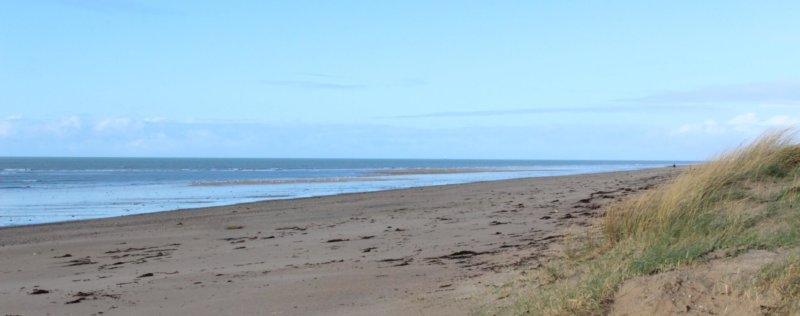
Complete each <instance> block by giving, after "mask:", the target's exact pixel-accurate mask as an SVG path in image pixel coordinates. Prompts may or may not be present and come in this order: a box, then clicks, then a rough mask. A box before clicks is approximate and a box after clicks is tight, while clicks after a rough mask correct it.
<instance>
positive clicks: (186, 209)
mask: <svg viewBox="0 0 800 316" xmlns="http://www.w3.org/2000/svg"><path fill="white" fill-rule="evenodd" d="M666 168H671V167H652V168H642V169H636V170H621V171H601V172H589V173H578V174H570V175H545V176H535V177H522V178H512V179H501V180H480V181H472V182H464V183H450V184H434V185H420V186H415V187H407V188H396V189H388V190H376V191H360V192H343V193H334V194H329V195H314V196H300V197H295V196H275V197H274V198H270V199H265V200H258V201H251V202H237V203H232V204H223V205H212V206H200V207H183V208H177V209H168V210H160V211H153V212H146V213H136V214H127V215H117V216H109V217H98V218H87V219H76V220H65V221H56V222H47V223H32V224H20V225H8V226H0V231H2V230H5V229H13V228H20V227H31V226H46V225H58V224H71V223H80V222H89V221H100V220H113V219H116V218H127V217H135V216H148V215H158V214H163V213H172V212H191V211H194V210H205V209H214V208H225V207H236V206H242V205H251V204H259V203H268V202H272V201H292V200H305V199H314V198H324V197H335V196H347V195H357V194H370V193H378V192H392V191H403V190H415V189H418V188H437V187H447V186H459V185H469V184H477V183H493V182H504V181H516V180H530V179H539V178H552V177H572V176H582V175H601V174H615V173H626V172H636V171H646V170H659V169H666ZM680 168H682V167H680V166H679V167H678V169H680ZM436 170H451V169H436ZM481 172H493V171H476V172H452V173H451V172H444V173H441V174H453V173H481ZM506 172H511V171H506ZM415 174H417V173H408V174H405V175H415ZM418 174H423V175H424V174H426V173H418ZM432 174H440V173H432ZM358 179H361V178H358ZM302 180H303V179H299V180H298V182H297V183H316V182H313V181H312V182H302ZM265 181H280V180H265ZM371 181H386V180H379V179H377V180H371ZM235 182H246V183H243V184H241V185H252V184H258V183H250V182H252V181H247V180H242V181H235ZM345 182H347V181H345ZM227 183H228V182H225V184H220V185H219V186H225V185H232V186H236V185H240V184H238V183H234V184H227ZM190 186H194V184H193V183H192V184H190ZM198 186H217V185H215V184H209V185H205V184H201V185H198ZM0 246H2V243H0Z"/></svg>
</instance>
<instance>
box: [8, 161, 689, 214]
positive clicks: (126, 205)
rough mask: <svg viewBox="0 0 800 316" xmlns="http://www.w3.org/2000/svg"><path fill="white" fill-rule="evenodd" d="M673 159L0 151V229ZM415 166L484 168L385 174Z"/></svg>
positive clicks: (597, 169) (628, 167)
mask: <svg viewBox="0 0 800 316" xmlns="http://www.w3.org/2000/svg"><path fill="white" fill-rule="evenodd" d="M673 163H674V162H672V161H566V160H422V159H420V160H416V159H206V158H196V159H195V158H25V157H14V158H11V157H7V158H2V157H0V226H13V225H26V224H38V223H49V222H58V221H66V220H80V219H91V218H102V217H111V216H121V215H130V214H141V213H149V212H157V211H167V210H175V209H184V208H197V207H206V206H216V205H228V204H236V203H242V202H253V201H260V200H273V199H287V198H299V197H310V196H321V195H332V194H340V193H352V192H368V191H379V190H390V189H399V188H409V187H418V186H430V185H441V184H455V183H466V182H476V181H488V180H502V179H513V178H523V177H543V176H556V175H569V174H580V173H594V172H605V171H619V170H634V169H642V168H651V167H662V166H667V165H672V164H673ZM418 169H478V170H484V171H485V170H490V172H479V173H451V174H400V175H391V174H386V172H390V171H402V170H418Z"/></svg>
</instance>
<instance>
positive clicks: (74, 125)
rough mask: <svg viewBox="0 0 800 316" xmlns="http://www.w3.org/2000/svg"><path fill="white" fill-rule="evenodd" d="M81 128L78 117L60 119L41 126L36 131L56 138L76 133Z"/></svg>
mask: <svg viewBox="0 0 800 316" xmlns="http://www.w3.org/2000/svg"><path fill="white" fill-rule="evenodd" d="M82 126H83V124H82V120H81V118H80V117H78V116H67V117H63V118H61V119H58V120H55V121H50V122H46V123H44V124H42V125H41V126H40V127H39V128H38V129H39V130H42V131H45V132H47V133H52V134H55V135H56V136H65V135H67V134H68V133H70V132H74V131H78V130H80V129H81V127H82Z"/></svg>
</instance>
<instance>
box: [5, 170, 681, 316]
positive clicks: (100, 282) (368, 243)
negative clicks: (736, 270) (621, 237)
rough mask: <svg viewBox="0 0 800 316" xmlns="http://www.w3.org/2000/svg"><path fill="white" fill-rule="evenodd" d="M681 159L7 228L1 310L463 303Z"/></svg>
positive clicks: (274, 311)
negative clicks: (652, 165)
mask: <svg viewBox="0 0 800 316" xmlns="http://www.w3.org/2000/svg"><path fill="white" fill-rule="evenodd" d="M678 172H680V168H678V169H674V168H660V169H648V170H639V171H625V172H611V173H598V174H587V175H576V176H560V177H545V178H527V179H515V180H503V181H492V182H480V183H469V184H457V185H445V186H433V187H422V188H412V189H402V190H392V191H381V192H371V193H355V194H343V195H336V196H327V197H317V198H304V199H294V200H278V201H265V202H256V203H248V204H238V205H232V206H221V207H211V208H203V209H191V210H181V211H171V212H161V213H153V214H145V215H133V216H126V217H117V218H107V219H99V220H90V221H80V222H68V223H56V224H47V225H35V226H21V227H9V228H2V229H0V315H23V316H27V315H47V314H51V315H187V314H190V315H195V316H197V315H463V314H466V313H468V312H469V311H470V310H471V309H472V308H474V307H475V306H474V304H475V302H476V301H479V300H475V299H474V298H475V296H476V295H480V293H481V292H482V291H484V290H485V287H486V284H487V283H488V280H491V279H492V277H493V276H496V275H501V274H502V273H504V272H507V271H511V270H514V269H516V268H519V267H521V266H529V265H536V264H537V263H538V262H541V261H542V260H546V259H547V258H548V257H550V256H555V255H557V254H558V252H559V250H558V244H559V241H560V240H561V238H562V237H563V236H564V235H565V234H567V233H569V232H570V231H575V230H581V229H586V227H587V226H588V225H590V223H591V222H592V221H593V218H595V217H597V216H599V215H600V214H601V212H602V208H603V206H604V205H606V204H608V203H609V202H611V201H614V200H618V199H620V198H622V197H624V196H625V195H629V194H635V193H636V192H640V191H643V190H648V189H650V188H652V187H653V186H655V185H658V184H660V183H663V182H664V181H666V180H667V179H669V178H671V177H673V176H674V175H676V174H677V173H678Z"/></svg>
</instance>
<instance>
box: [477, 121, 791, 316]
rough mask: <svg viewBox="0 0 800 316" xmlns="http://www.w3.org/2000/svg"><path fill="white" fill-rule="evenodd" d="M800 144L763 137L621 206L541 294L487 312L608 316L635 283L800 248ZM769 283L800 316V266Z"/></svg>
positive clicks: (547, 271)
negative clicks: (716, 260)
mask: <svg viewBox="0 0 800 316" xmlns="http://www.w3.org/2000/svg"><path fill="white" fill-rule="evenodd" d="M792 136H793V135H791V134H790V133H788V132H781V133H775V134H769V135H766V136H763V137H761V138H760V139H758V140H756V141H755V142H753V143H752V144H750V145H747V146H744V147H742V148H740V149H738V150H735V151H733V152H731V153H728V154H726V155H722V156H720V157H718V158H717V159H716V160H715V161H713V162H709V163H706V164H703V165H699V166H695V167H691V168H689V169H688V170H686V171H685V172H684V173H682V174H681V175H680V176H678V177H676V178H675V179H674V180H672V181H671V182H670V183H667V184H665V185H662V186H660V187H658V188H656V189H654V190H651V191H648V192H646V193H643V194H641V195H638V196H636V197H633V198H629V199H627V200H625V201H622V202H619V203H616V204H614V205H611V206H610V207H608V208H607V209H606V213H605V216H604V218H603V220H602V222H601V223H599V229H598V230H597V231H596V232H595V233H594V234H593V235H591V236H589V237H588V238H586V239H587V240H588V242H586V241H585V242H583V243H582V244H581V245H578V246H572V249H570V250H569V251H568V253H569V255H567V256H565V257H564V258H563V259H560V260H556V261H553V262H551V263H549V264H547V265H545V268H540V269H535V270H534V271H531V275H533V277H529V278H528V281H529V282H531V283H533V285H531V287H532V288H534V290H527V291H526V292H525V293H524V294H520V295H515V296H512V297H509V299H510V300H511V302H509V303H505V304H498V305H497V306H488V307H487V308H485V309H484V311H483V313H484V314H499V315H527V314H530V315H537V314H539V315H596V314H604V313H606V312H607V311H608V308H609V307H610V304H611V303H612V302H613V297H614V295H615V293H616V291H617V289H618V288H619V287H620V285H621V284H622V283H623V282H624V281H626V280H628V279H631V278H633V277H637V276H645V275H652V274H657V273H661V272H665V271H670V270H673V269H676V268H680V267H684V266H689V265H692V264H696V263H701V262H705V261H707V260H710V258H712V257H713V256H710V254H711V253H714V254H717V253H724V254H725V255H728V256H736V255H738V254H741V253H744V252H747V251H748V250H752V249H767V250H773V251H775V250H779V249H780V250H782V251H783V250H787V249H789V250H791V249H800V248H799V247H800V146H798V145H797V144H795V143H794V142H793V139H792ZM554 271H555V272H557V273H555V272H554ZM765 271H766V270H765ZM763 275H764V277H763V280H766V281H764V282H762V283H761V285H760V287H758V288H754V289H751V290H754V291H759V293H767V294H768V295H770V297H774V298H775V301H776V302H777V303H776V305H775V306H774V308H775V310H776V311H785V312H800V307H798V306H797V305H798V303H796V302H798V301H800V291H799V290H798V288H800V283H798V282H800V264H798V263H797V261H791V262H786V263H784V264H777V263H776V264H775V266H774V267H771V268H769V269H768V271H766V272H764V273H763ZM776 280H777V281H776Z"/></svg>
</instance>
